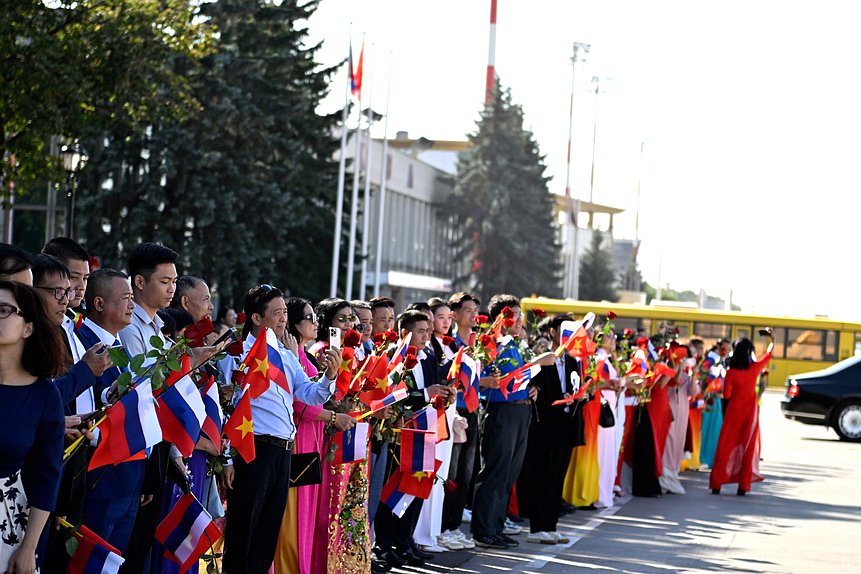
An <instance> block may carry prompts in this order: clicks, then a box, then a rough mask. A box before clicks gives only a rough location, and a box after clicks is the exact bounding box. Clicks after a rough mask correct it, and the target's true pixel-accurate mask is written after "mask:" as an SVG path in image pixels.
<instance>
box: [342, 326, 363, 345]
mask: <svg viewBox="0 0 861 574" xmlns="http://www.w3.org/2000/svg"><path fill="white" fill-rule="evenodd" d="M361 342H362V336H361V335H360V334H359V332H358V331H356V330H354V329H350V330H349V331H347V332H346V333H344V347H358V346H359V343H361Z"/></svg>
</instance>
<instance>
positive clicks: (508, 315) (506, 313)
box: [502, 305, 514, 319]
mask: <svg viewBox="0 0 861 574" xmlns="http://www.w3.org/2000/svg"><path fill="white" fill-rule="evenodd" d="M502 316H503V317H505V318H506V319H512V318H513V317H514V311H512V310H511V307H508V306H507V305H506V306H505V307H503V308H502Z"/></svg>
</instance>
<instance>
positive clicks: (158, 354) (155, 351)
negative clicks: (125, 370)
mask: <svg viewBox="0 0 861 574" xmlns="http://www.w3.org/2000/svg"><path fill="white" fill-rule="evenodd" d="M146 356H147V357H149V358H151V359H158V358H159V357H161V352H160V351H159V350H158V349H153V350H151V351H150V352H148V353H147V354H146Z"/></svg>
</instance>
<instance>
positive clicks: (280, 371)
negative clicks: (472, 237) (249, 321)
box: [242, 327, 290, 399]
mask: <svg viewBox="0 0 861 574" xmlns="http://www.w3.org/2000/svg"><path fill="white" fill-rule="evenodd" d="M242 362H243V364H244V365H245V366H246V367H248V374H247V375H246V376H245V383H246V384H248V385H251V388H250V389H249V392H250V393H251V398H252V399H256V398H257V397H259V396H260V395H262V394H263V393H264V392H265V391H266V390H267V389H268V388H269V384H270V381H271V382H273V383H275V384H276V385H278V386H279V387H281V388H283V389H284V390H285V391H287V392H288V393H289V392H290V384H289V382H288V381H287V374H286V373H285V371H284V365H283V363H282V362H281V354H280V353H279V352H278V340H277V338H276V337H275V332H274V331H272V330H271V329H269V328H268V327H264V328H263V331H261V332H260V333H258V337H257V339H255V340H254V343H253V344H252V345H251V348H250V349H249V350H248V354H247V355H245V360H244V361H242Z"/></svg>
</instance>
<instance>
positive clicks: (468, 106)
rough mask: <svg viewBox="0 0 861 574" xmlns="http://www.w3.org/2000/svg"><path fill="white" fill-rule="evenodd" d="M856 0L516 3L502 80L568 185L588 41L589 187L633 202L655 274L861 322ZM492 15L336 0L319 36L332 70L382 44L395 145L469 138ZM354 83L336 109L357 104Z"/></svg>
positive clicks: (629, 214)
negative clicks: (350, 52) (581, 51)
mask: <svg viewBox="0 0 861 574" xmlns="http://www.w3.org/2000/svg"><path fill="white" fill-rule="evenodd" d="M853 5H854V3H852V2H839V1H828V0H826V1H816V2H813V1H797V2H776V1H766V0H759V1H757V2H750V1H747V2H741V1H735V0H724V1H722V2H719V3H718V2H690V1H686V2H683V1H651V2H611V1H607V0H604V1H602V0H583V1H572V0H568V1H565V2H560V1H556V0H554V1H548V0H533V1H529V2H527V1H525V0H498V12H497V30H496V71H497V74H498V76H499V78H500V81H501V83H502V84H503V86H505V87H508V88H510V89H511V93H512V97H513V100H514V102H515V103H518V104H520V105H522V107H523V110H524V115H525V124H526V125H525V127H527V128H528V129H530V130H532V132H533V133H534V135H535V138H536V140H537V142H538V144H539V147H540V149H541V152H542V153H543V154H544V155H545V156H546V158H545V163H546V165H547V174H548V175H550V176H552V180H551V182H550V190H551V191H552V192H555V193H564V190H565V179H566V174H567V172H568V169H567V166H566V149H567V141H568V127H569V121H568V118H569V113H568V110H569V99H570V95H571V83H572V65H571V56H572V52H573V49H572V46H573V43H574V42H581V43H585V44H589V45H590V50H589V53H588V55H586V61H585V62H583V63H580V64H578V66H577V69H576V71H575V72H574V85H575V90H574V92H575V96H574V123H573V131H574V137H573V143H572V156H573V160H572V167H571V188H572V193H573V194H574V196H575V197H578V198H580V199H584V200H588V199H589V197H590V194H591V196H592V198H593V200H594V201H595V202H596V203H601V204H605V205H612V206H615V207H619V208H622V209H625V212H624V213H622V214H620V215H618V216H616V219H615V221H614V227H615V229H614V231H615V235H616V236H617V237H620V238H634V237H635V234H636V235H637V236H638V237H639V239H640V240H641V242H642V247H641V250H640V258H639V264H640V268H641V271H642V274H643V277H644V279H645V280H646V281H648V282H649V283H650V284H652V285H656V284H661V285H669V286H670V287H672V288H673V289H676V290H686V289H690V290H693V291H699V289H701V288H702V289H705V291H706V292H707V293H708V294H710V295H716V296H719V297H723V298H727V297H728V296H729V294H730V291H732V300H733V302H734V303H736V304H738V305H740V306H741V307H742V308H743V309H744V310H745V311H750V312H756V313H766V314H776V315H802V316H812V315H828V316H830V317H832V318H835V319H842V320H847V321H861V296H859V294H858V289H857V288H856V283H858V282H859V280H861V271H858V270H857V269H858V267H859V265H858V264H857V263H856V254H857V253H858V247H857V246H856V242H857V241H858V238H859V234H858V233H857V228H858V227H859V224H858V221H859V216H858V214H857V213H856V212H857V211H858V208H859V207H861V198H859V191H861V169H859V166H861V162H859V158H861V107H859V103H861V76H859V74H858V70H859V69H861V68H859V65H858V63H857V55H858V54H859V53H861V35H859V34H858V33H857V29H856V28H857V21H858V16H859V15H861V6H859V7H857V8H854V7H853ZM489 14H490V0H435V1H433V2H423V3H419V2H415V1H411V0H321V2H320V5H319V8H318V9H317V11H316V12H315V13H314V15H313V16H312V17H311V19H310V20H309V22H308V27H309V33H310V38H309V41H310V42H318V41H322V42H323V45H322V47H321V49H320V51H319V53H318V60H319V61H320V62H321V63H323V64H326V65H332V64H335V63H337V62H338V61H340V60H342V59H343V58H345V57H346V53H347V48H348V44H349V40H350V38H351V37H352V41H353V46H354V48H353V49H354V52H355V53H356V54H358V50H359V46H360V45H361V43H362V40H363V38H364V42H365V73H366V74H368V75H366V77H365V88H364V90H365V91H364V93H363V97H365V98H368V97H370V98H371V100H372V105H373V107H374V108H375V109H376V110H378V111H381V112H384V111H385V110H386V107H387V103H386V100H387V98H386V94H387V78H388V68H389V65H390V64H391V70H392V72H391V78H392V79H391V84H390V94H391V96H390V103H389V104H388V110H389V124H388V134H389V136H390V137H394V135H395V133H396V132H397V131H399V130H404V131H408V132H409V135H410V137H413V138H416V137H419V136H424V137H426V138H429V139H444V140H459V139H464V138H465V136H466V134H468V133H470V132H472V131H474V129H475V122H476V120H477V119H478V113H479V111H480V109H481V107H482V102H483V96H484V81H485V70H486V66H487V59H488V37H489ZM853 70H855V71H854V72H853ZM593 77H597V78H598V79H599V81H598V85H599V86H600V93H599V94H598V96H597V98H596V95H595V92H594V84H593V83H592V78H593ZM345 80H346V70H345V69H344V70H343V71H342V72H340V73H339V75H336V76H335V77H334V80H333V89H332V92H331V94H330V96H329V97H328V98H327V99H326V100H325V101H324V102H323V105H322V106H321V108H322V109H323V111H333V110H335V109H338V108H340V107H342V106H343V102H344V88H343V87H344V86H345ZM596 99H597V106H596ZM364 104H365V105H367V100H365V102H364ZM596 108H597V114H596ZM593 130H594V132H595V140H596V145H595V147H594V157H595V161H594V165H595V182H594V187H590V173H591V169H592V157H593V146H592V139H593ZM382 133H383V131H382V125H378V126H377V133H375V134H374V135H375V136H382ZM641 144H643V145H642V149H643V152H642V155H641V153H640V150H641ZM638 184H639V189H640V197H639V228H638V229H635V221H636V213H637V205H638V194H637V189H638ZM597 225H598V227H606V221H600V220H599V221H598V222H597Z"/></svg>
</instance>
